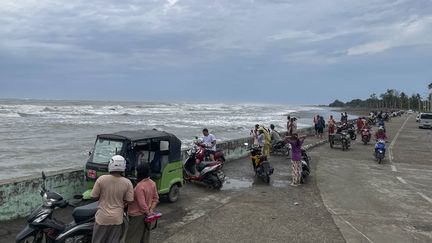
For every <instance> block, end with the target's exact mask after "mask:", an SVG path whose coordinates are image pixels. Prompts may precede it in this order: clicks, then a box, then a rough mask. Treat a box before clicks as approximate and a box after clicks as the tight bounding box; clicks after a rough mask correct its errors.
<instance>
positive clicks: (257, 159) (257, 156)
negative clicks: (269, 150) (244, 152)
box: [245, 143, 274, 183]
mask: <svg viewBox="0 0 432 243" xmlns="http://www.w3.org/2000/svg"><path fill="white" fill-rule="evenodd" d="M245 146H248V144H247V143H245ZM248 150H249V152H250V158H251V161H252V166H253V168H254V170H255V173H256V175H257V176H258V177H260V178H261V179H262V180H263V181H264V182H265V183H270V176H271V175H272V174H273V171H274V168H273V167H272V166H271V165H270V162H269V161H268V160H267V157H266V156H264V155H262V154H261V148H260V147H256V146H253V147H251V148H249V149H248Z"/></svg>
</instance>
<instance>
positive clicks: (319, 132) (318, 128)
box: [313, 115, 326, 139]
mask: <svg viewBox="0 0 432 243" xmlns="http://www.w3.org/2000/svg"><path fill="white" fill-rule="evenodd" d="M313 124H314V128H315V136H316V137H320V138H321V139H322V138H323V134H324V128H325V126H326V122H325V120H324V117H323V116H320V115H316V116H314V118H313Z"/></svg>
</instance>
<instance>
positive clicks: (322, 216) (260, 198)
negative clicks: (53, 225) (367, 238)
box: [0, 137, 344, 242]
mask: <svg viewBox="0 0 432 243" xmlns="http://www.w3.org/2000/svg"><path fill="white" fill-rule="evenodd" d="M318 141H319V140H318V139H316V138H313V137H312V138H308V139H307V140H306V144H314V143H316V142H318ZM314 159H315V158H312V160H314ZM271 162H272V164H273V166H274V168H275V174H274V175H273V176H272V180H271V183H270V185H268V184H265V183H263V182H262V181H261V180H259V179H255V178H254V173H253V171H252V168H251V162H250V160H249V159H248V158H245V159H240V160H236V161H232V162H228V163H227V164H226V165H225V167H224V171H225V174H226V176H227V181H226V183H225V185H224V187H223V189H222V190H221V191H215V190H210V189H207V188H205V187H204V186H201V185H197V184H187V185H185V187H184V188H182V191H181V197H180V199H179V201H178V202H176V203H173V204H171V203H167V202H162V203H161V204H160V205H159V206H158V210H160V211H161V212H163V214H164V216H163V218H162V219H161V220H160V221H159V227H158V228H157V230H155V231H154V232H153V235H152V237H153V240H154V242H179V241H185V242H311V241H319V242H344V239H343V237H342V234H341V233H340V232H339V230H338V228H337V227H336V225H335V223H334V222H333V219H332V217H331V215H330V213H329V212H328V211H327V210H326V208H325V206H324V204H323V202H322V200H321V197H320V193H319V191H318V188H317V186H316V181H315V176H314V175H312V176H311V177H310V180H309V181H308V183H307V184H306V185H304V186H301V187H296V188H293V187H290V186H289V183H290V180H291V174H290V173H291V163H290V160H289V159H288V158H286V157H272V158H271ZM312 165H313V168H315V163H314V162H312ZM313 171H315V170H313ZM70 213H71V209H67V210H59V211H58V212H56V217H58V218H59V219H61V220H63V221H64V222H68V221H70V220H72V219H71V217H70ZM24 224H25V220H24V219H17V220H12V221H8V222H2V223H0V242H14V237H15V235H16V234H17V233H18V232H19V230H20V229H21V228H22V227H23V226H24Z"/></svg>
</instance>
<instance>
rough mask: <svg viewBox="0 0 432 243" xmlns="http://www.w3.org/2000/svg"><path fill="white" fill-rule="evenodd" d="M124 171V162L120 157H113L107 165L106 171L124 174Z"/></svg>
mask: <svg viewBox="0 0 432 243" xmlns="http://www.w3.org/2000/svg"><path fill="white" fill-rule="evenodd" d="M125 170H126V160H125V159H124V158H123V156H121V155H114V156H113V157H112V158H111V159H110V162H109V164H108V171H109V172H110V173H111V172H124V171H125Z"/></svg>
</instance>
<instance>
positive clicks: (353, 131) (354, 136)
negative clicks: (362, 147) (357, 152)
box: [347, 124, 357, 141]
mask: <svg viewBox="0 0 432 243" xmlns="http://www.w3.org/2000/svg"><path fill="white" fill-rule="evenodd" d="M347 132H348V134H349V135H350V138H351V140H353V141H354V140H356V139H357V134H356V129H355V127H354V124H348V126H347Z"/></svg>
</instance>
